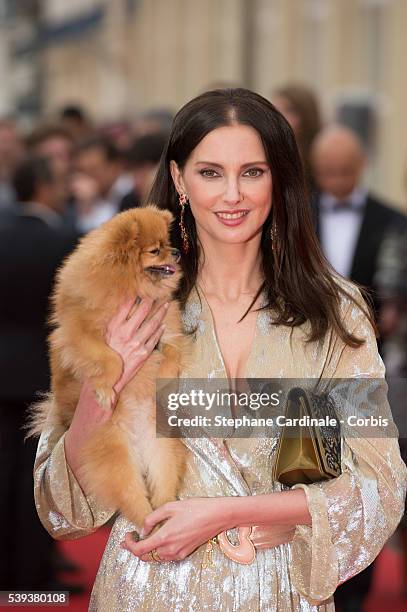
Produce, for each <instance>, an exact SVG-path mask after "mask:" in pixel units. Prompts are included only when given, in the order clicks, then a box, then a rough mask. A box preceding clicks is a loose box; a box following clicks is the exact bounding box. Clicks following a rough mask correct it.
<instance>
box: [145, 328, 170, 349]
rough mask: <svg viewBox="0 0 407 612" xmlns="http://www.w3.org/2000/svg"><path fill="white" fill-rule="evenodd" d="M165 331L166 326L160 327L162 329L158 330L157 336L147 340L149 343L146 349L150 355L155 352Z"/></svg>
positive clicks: (154, 335)
mask: <svg viewBox="0 0 407 612" xmlns="http://www.w3.org/2000/svg"><path fill="white" fill-rule="evenodd" d="M164 330H165V325H160V327H159V328H158V329H157V331H156V332H155V334H153V335H152V336H151V337H150V339H149V340H147V342H146V343H145V345H144V346H145V347H146V349H147V350H148V352H149V353H152V352H153V350H154V349H155V347H156V345H157V344H158V342H159V340H160V338H161V336H162V335H163V333H164Z"/></svg>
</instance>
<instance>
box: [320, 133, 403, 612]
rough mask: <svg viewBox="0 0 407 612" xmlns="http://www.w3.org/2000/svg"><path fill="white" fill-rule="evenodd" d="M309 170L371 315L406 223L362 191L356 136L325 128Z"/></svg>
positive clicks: (364, 582) (356, 587)
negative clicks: (379, 280)
mask: <svg viewBox="0 0 407 612" xmlns="http://www.w3.org/2000/svg"><path fill="white" fill-rule="evenodd" d="M311 164H312V169H313V173H314V179H315V182H316V185H317V188H318V195H317V197H316V200H315V202H314V205H315V213H316V223H317V233H318V236H319V239H320V242H321V245H322V249H323V251H324V253H325V255H326V257H327V259H328V260H329V261H330V263H331V264H332V266H333V267H334V268H335V269H336V270H337V271H338V272H339V273H340V274H342V275H343V276H345V277H347V278H350V279H352V280H354V281H356V282H357V283H360V284H362V285H365V286H366V287H368V288H369V289H371V290H372V294H373V298H374V303H375V308H376V314H377V313H378V310H379V308H380V300H379V296H378V294H377V292H376V291H375V289H376V287H375V286H374V276H375V274H376V270H377V267H378V263H379V258H378V256H379V251H380V249H381V246H382V242H383V240H384V238H385V236H386V235H387V232H388V230H389V229H390V228H391V227H393V225H394V224H396V225H397V224H400V223H405V217H404V215H402V214H401V213H399V212H398V211H396V210H394V209H392V208H391V207H389V206H387V205H386V204H385V203H384V202H381V201H379V200H378V199H377V198H375V197H373V196H372V195H371V194H370V193H369V192H368V191H367V190H366V189H365V188H364V187H363V186H362V177H363V172H364V169H365V164H366V158H365V154H364V151H363V148H362V145H361V143H360V142H359V140H358V138H357V136H356V135H355V134H354V133H353V132H352V131H350V130H348V129H347V128H345V127H341V126H332V127H328V128H325V129H324V130H323V131H322V132H320V133H319V135H318V136H317V138H316V139H315V140H314V143H313V147H312V151H311ZM372 570H373V565H370V566H369V567H367V568H366V569H365V570H364V571H363V572H361V573H360V574H358V575H357V576H355V577H354V578H352V579H351V580H349V581H347V582H345V583H344V584H343V585H341V586H340V587H339V588H338V589H337V591H336V593H335V602H336V603H340V606H341V608H340V609H341V610H342V612H358V611H360V612H361V611H362V606H363V601H364V599H365V598H366V595H367V594H368V592H369V588H370V584H371V579H372V573H373V571H372Z"/></svg>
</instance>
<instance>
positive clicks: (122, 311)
mask: <svg viewBox="0 0 407 612" xmlns="http://www.w3.org/2000/svg"><path fill="white" fill-rule="evenodd" d="M135 300H136V298H134V297H131V298H129V299H128V300H126V301H125V302H123V304H121V306H120V307H119V308H118V310H117V312H116V313H115V314H114V316H113V317H112V318H111V319H110V321H109V323H108V326H107V332H108V334H109V336H111V335H112V333H113V332H114V331H115V330H116V328H117V327H119V326H120V325H121V324H122V323H123V322H124V321H125V320H126V318H127V316H128V314H129V312H130V311H131V309H132V307H133V305H134V302H135Z"/></svg>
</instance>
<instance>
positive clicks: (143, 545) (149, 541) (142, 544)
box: [121, 531, 162, 557]
mask: <svg viewBox="0 0 407 612" xmlns="http://www.w3.org/2000/svg"><path fill="white" fill-rule="evenodd" d="M158 533H159V532H158V531H156V532H155V533H154V534H153V535H152V536H150V537H149V538H146V539H145V540H139V541H138V542H135V541H134V540H133V537H132V535H131V532H127V533H126V535H125V537H124V542H122V543H121V546H123V547H124V548H127V550H129V551H130V552H131V553H133V555H136V557H141V556H142V555H146V554H148V553H149V552H151V551H152V550H154V548H156V547H158V546H160V545H161V544H162V539H161V535H159V536H158V537H157V534H158Z"/></svg>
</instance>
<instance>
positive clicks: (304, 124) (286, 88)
mask: <svg viewBox="0 0 407 612" xmlns="http://www.w3.org/2000/svg"><path fill="white" fill-rule="evenodd" d="M272 102H273V104H274V105H275V107H276V108H277V109H278V110H279V111H280V113H282V114H283V115H284V117H285V118H286V119H287V121H288V123H289V124H290V126H291V128H292V130H293V132H294V134H295V137H296V139H297V144H298V147H299V150H300V153H301V158H302V162H303V164H304V169H305V176H306V179H307V182H308V183H309V188H310V190H311V192H312V191H313V190H315V186H314V181H313V176H312V170H311V163H310V157H311V147H312V143H313V141H314V138H315V136H316V135H317V134H318V132H319V131H320V130H321V128H322V123H323V122H322V118H321V112H320V108H319V102H318V98H317V96H316V94H315V93H314V92H313V91H312V89H310V88H309V87H307V86H305V85H301V84H299V83H287V84H286V85H283V86H281V87H278V88H277V89H276V90H275V91H274V92H273V95H272Z"/></svg>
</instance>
